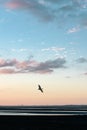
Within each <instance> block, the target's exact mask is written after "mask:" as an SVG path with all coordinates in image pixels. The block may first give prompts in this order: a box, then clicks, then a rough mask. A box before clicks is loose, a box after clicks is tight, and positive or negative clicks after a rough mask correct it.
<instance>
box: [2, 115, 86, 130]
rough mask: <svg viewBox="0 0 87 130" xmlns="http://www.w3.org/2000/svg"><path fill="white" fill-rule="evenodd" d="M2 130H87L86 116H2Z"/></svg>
mask: <svg viewBox="0 0 87 130" xmlns="http://www.w3.org/2000/svg"><path fill="white" fill-rule="evenodd" d="M0 129H1V130H4V129H5V130H42V129H44V130H75V129H76V130H87V116H86V115H72V116H53V115H52V116H35V115H29V116H25V115H23V116H22V115H21V116H17V115H0Z"/></svg>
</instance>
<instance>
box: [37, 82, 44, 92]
mask: <svg viewBox="0 0 87 130" xmlns="http://www.w3.org/2000/svg"><path fill="white" fill-rule="evenodd" d="M38 90H40V91H41V92H42V93H43V89H42V88H41V86H40V85H39V84H38Z"/></svg>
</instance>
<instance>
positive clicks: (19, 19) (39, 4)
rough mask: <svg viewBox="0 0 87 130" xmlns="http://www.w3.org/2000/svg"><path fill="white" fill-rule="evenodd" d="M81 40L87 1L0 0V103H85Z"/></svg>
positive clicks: (86, 61)
mask: <svg viewBox="0 0 87 130" xmlns="http://www.w3.org/2000/svg"><path fill="white" fill-rule="evenodd" d="M86 41H87V0H0V105H72V104H80V105H82V104H87V43H86ZM38 84H40V85H41V87H42V88H43V91H44V93H41V92H40V91H39V90H38Z"/></svg>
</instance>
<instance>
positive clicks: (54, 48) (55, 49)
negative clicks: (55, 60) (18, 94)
mask: <svg viewBox="0 0 87 130" xmlns="http://www.w3.org/2000/svg"><path fill="white" fill-rule="evenodd" d="M64 50H65V48H63V47H50V48H45V49H42V51H55V52H58V51H64Z"/></svg>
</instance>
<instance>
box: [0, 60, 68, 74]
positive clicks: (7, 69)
mask: <svg viewBox="0 0 87 130" xmlns="http://www.w3.org/2000/svg"><path fill="white" fill-rule="evenodd" d="M65 63H66V60H65V59H64V58H57V59H54V60H47V61H44V62H38V61H36V60H25V61H19V60H16V59H0V73H1V74H5V73H6V74H12V73H40V74H46V73H51V72H53V71H54V69H59V68H65Z"/></svg>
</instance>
